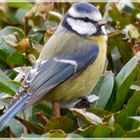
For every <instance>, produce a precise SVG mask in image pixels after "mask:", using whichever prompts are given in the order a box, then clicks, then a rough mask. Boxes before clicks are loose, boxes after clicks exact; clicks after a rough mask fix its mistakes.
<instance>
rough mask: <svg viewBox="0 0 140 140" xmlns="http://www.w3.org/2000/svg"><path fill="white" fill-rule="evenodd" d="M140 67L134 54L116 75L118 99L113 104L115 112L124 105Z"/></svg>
mask: <svg viewBox="0 0 140 140" xmlns="http://www.w3.org/2000/svg"><path fill="white" fill-rule="evenodd" d="M139 67H140V65H139V63H138V58H136V56H134V57H133V58H132V59H131V60H130V61H129V62H128V63H127V64H126V65H125V66H124V67H123V68H122V70H121V71H120V72H119V74H118V75H117V76H116V78H115V87H116V88H117V94H116V101H115V103H114V104H113V106H112V111H113V112H115V111H118V110H119V109H120V108H121V107H122V105H123V103H124V101H125V99H126V96H127V94H128V90H129V87H130V85H131V83H132V81H133V80H134V78H135V77H136V74H137V72H138V69H139Z"/></svg>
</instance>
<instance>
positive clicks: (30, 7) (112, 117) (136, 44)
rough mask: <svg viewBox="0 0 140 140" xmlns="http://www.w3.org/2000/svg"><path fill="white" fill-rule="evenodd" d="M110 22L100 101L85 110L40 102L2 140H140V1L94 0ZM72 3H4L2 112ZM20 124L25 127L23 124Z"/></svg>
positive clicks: (0, 22)
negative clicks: (56, 109) (58, 110)
mask: <svg viewBox="0 0 140 140" xmlns="http://www.w3.org/2000/svg"><path fill="white" fill-rule="evenodd" d="M92 4H93V5H95V6H97V7H98V8H99V10H100V11H101V13H102V15H103V18H104V19H105V20H106V21H107V22H108V24H107V25H106V30H107V33H108V48H107V49H108V51H107V65H106V71H105V73H104V75H103V76H102V77H101V79H100V81H99V82H98V84H97V85H96V87H95V89H94V90H93V91H92V93H91V94H95V95H97V96H99V97H100V98H99V99H98V100H97V102H96V103H94V104H92V105H91V107H90V108H87V109H85V111H82V110H79V109H70V110H68V109H62V114H63V117H62V118H58V119H54V120H50V116H51V108H50V106H49V105H48V104H47V103H45V102H44V103H40V104H38V105H34V106H33V107H31V108H29V109H27V110H26V111H25V112H21V113H19V114H18V116H17V117H16V118H15V119H12V120H11V121H10V123H9V126H7V127H6V128H5V129H4V130H3V131H1V132H0V137H21V136H22V137H47V138H50V137H62V138H63V137H64V138H66V137H67V138H68V137H74V138H82V137H139V136H140V129H139V128H140V116H139V115H140V71H139V67H140V65H139V61H140V52H139V50H140V3H134V2H131V1H129V0H127V1H119V2H116V3H113V2H102V3H101V2H100V3H99V2H94V3H92ZM71 5H72V3H70V2H66V3H64V2H63V3H60V2H57V3H56V2H55V3H53V2H48V3H39V2H38V3H37V2H36V3H35V2H28V1H27V2H9V3H4V2H3V3H2V2H1V3H0V114H2V113H3V110H4V106H5V105H7V104H8V103H9V100H10V99H11V98H12V96H13V95H14V94H15V92H16V91H17V90H18V87H19V86H20V84H21V82H22V81H23V79H24V76H25V74H26V73H27V72H28V71H29V69H30V68H31V66H32V65H33V64H34V63H35V61H36V59H37V58H38V56H39V53H40V51H41V49H42V47H43V46H44V44H45V43H46V42H47V40H48V39H49V37H50V36H51V35H52V34H53V33H54V31H55V30H56V29H57V27H58V25H59V23H60V21H61V19H62V18H63V16H64V14H65V12H66V11H67V10H68V9H69V7H70V6H71ZM19 122H20V123H19Z"/></svg>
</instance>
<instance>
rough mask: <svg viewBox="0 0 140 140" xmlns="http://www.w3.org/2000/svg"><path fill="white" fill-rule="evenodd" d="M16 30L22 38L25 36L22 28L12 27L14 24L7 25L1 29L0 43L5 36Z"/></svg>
mask: <svg viewBox="0 0 140 140" xmlns="http://www.w3.org/2000/svg"><path fill="white" fill-rule="evenodd" d="M15 32H17V33H18V35H19V37H20V38H23V37H24V33H23V31H22V30H21V29H20V28H17V27H12V26H7V27H5V28H4V29H2V30H1V31H0V43H1V42H2V41H3V40H2V37H3V36H6V35H10V34H14V33H15Z"/></svg>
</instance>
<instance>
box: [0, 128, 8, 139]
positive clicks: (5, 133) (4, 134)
mask: <svg viewBox="0 0 140 140" xmlns="http://www.w3.org/2000/svg"><path fill="white" fill-rule="evenodd" d="M7 137H10V128H9V127H6V128H5V129H4V130H2V131H1V132H0V138H7Z"/></svg>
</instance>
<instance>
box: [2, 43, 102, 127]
mask: <svg viewBox="0 0 140 140" xmlns="http://www.w3.org/2000/svg"><path fill="white" fill-rule="evenodd" d="M98 52H99V47H98V45H97V44H95V43H94V44H92V45H91V46H90V47H87V49H86V50H85V51H81V52H80V51H78V52H74V53H73V54H67V55H65V54H63V55H61V56H56V57H53V58H50V59H48V60H43V61H39V60H38V61H37V62H36V64H35V65H34V67H33V68H32V70H31V71H30V72H29V73H28V75H27V76H26V78H25V81H24V82H23V84H22V86H21V87H20V88H19V91H18V92H17V93H16V95H15V97H14V98H13V100H12V102H11V104H10V106H9V108H8V110H7V111H6V113H5V114H4V115H3V116H2V117H1V118H0V130H2V128H3V127H4V126H5V125H6V124H7V123H8V122H9V120H10V119H11V118H12V117H14V116H15V115H16V113H17V112H19V111H21V110H22V109H23V108H26V107H27V106H30V105H32V104H33V103H35V102H36V101H37V100H39V99H40V98H41V97H43V96H44V95H45V94H47V93H48V92H49V91H50V90H52V89H53V88H54V87H56V86H57V85H59V84H60V83H62V82H64V81H65V80H66V79H68V78H69V77H71V76H73V75H75V74H76V73H78V72H80V71H82V70H84V69H85V68H86V67H88V66H89V65H90V64H91V63H93V62H94V60H95V59H96V57H97V55H98ZM26 90H27V93H26V92H25V91H26Z"/></svg>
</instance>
